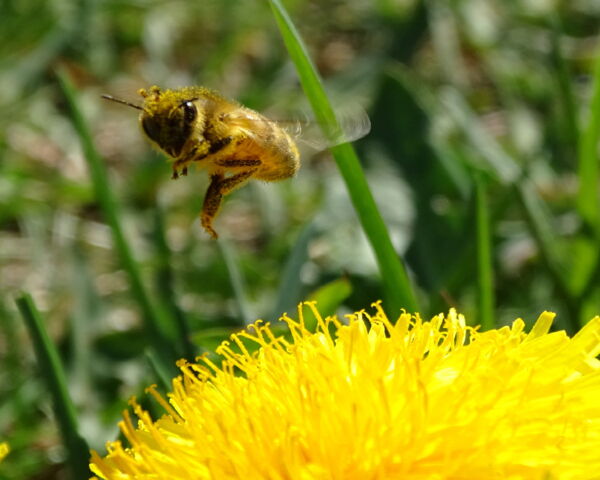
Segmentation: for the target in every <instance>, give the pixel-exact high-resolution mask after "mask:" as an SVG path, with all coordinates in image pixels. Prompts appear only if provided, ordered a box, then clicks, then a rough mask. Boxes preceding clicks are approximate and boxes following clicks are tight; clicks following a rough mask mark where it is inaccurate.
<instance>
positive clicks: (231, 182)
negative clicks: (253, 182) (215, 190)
mask: <svg viewBox="0 0 600 480" xmlns="http://www.w3.org/2000/svg"><path fill="white" fill-rule="evenodd" d="M256 170H257V169H256V168H253V169H252V170H246V171H244V172H240V173H236V174H235V175H232V176H231V177H227V178H224V179H223V180H221V182H220V184H219V193H220V194H221V195H227V194H228V193H230V192H231V191H233V190H235V189H236V188H238V187H241V186H242V185H243V184H244V182H246V181H247V180H248V179H249V178H250V177H251V176H252V175H254V172H256Z"/></svg>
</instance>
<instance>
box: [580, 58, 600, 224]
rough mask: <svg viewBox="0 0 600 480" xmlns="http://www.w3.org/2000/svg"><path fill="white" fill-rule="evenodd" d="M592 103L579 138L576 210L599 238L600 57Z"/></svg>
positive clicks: (596, 69)
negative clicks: (599, 145)
mask: <svg viewBox="0 0 600 480" xmlns="http://www.w3.org/2000/svg"><path fill="white" fill-rule="evenodd" d="M593 85H594V86H593V89H592V101H591V103H590V108H589V114H588V118H587V122H586V123H585V124H584V125H583V128H582V132H581V134H580V138H579V166H578V172H577V173H578V176H579V192H578V195H577V208H578V210H579V213H580V215H581V216H582V218H583V219H584V221H585V222H586V223H587V224H588V226H589V227H591V228H592V230H593V231H594V233H595V234H596V235H600V223H599V218H598V140H599V138H600V55H598V58H597V59H596V62H595V64H594V76H593Z"/></svg>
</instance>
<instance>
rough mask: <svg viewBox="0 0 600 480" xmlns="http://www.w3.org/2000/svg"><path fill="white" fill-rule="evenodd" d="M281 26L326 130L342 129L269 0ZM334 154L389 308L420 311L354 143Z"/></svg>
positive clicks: (283, 16)
mask: <svg viewBox="0 0 600 480" xmlns="http://www.w3.org/2000/svg"><path fill="white" fill-rule="evenodd" d="M269 3H270V5H271V8H272V10H273V13H274V15H275V19H276V21H277V25H278V26H279V30H280V32H281V36H282V37H283V41H284V43H285V45H286V47H287V50H288V53H289V55H290V58H291V59H292V62H293V63H294V65H295V66H296V70H297V72H298V76H299V78H300V82H301V83H302V87H303V88H304V92H305V93H306V96H307V97H308V100H309V101H310V103H311V106H312V109H313V111H314V113H315V117H316V119H317V121H318V122H319V124H320V125H321V126H322V127H323V129H324V131H325V132H327V131H331V129H333V130H334V131H339V128H338V122H337V119H336V116H335V113H334V111H333V108H332V107H331V104H330V103H329V100H328V99H327V95H326V94H325V90H324V89H323V85H322V84H321V80H320V78H319V75H318V73H317V71H316V69H315V67H314V65H313V63H312V61H311V60H310V58H309V56H308V53H307V51H306V47H305V46H304V43H303V42H302V40H301V38H300V35H299V34H298V32H297V30H296V28H295V27H294V25H293V23H292V21H291V19H290V17H289V16H288V14H287V12H286V10H285V9H284V7H283V5H282V4H281V2H280V0H269ZM331 153H332V155H333V157H334V159H335V162H336V164H337V166H338V169H339V170H340V173H341V175H342V177H343V179H344V181H345V183H346V186H347V188H348V193H349V194H350V198H351V200H352V204H353V205H354V208H355V210H356V212H357V215H358V218H359V220H360V223H361V225H362V228H363V230H364V232H365V234H366V235H367V238H368V239H369V242H370V244H371V247H372V248H373V251H374V253H375V257H376V259H377V263H378V265H379V271H380V274H381V278H382V284H383V290H384V295H385V300H386V304H385V306H386V309H387V310H388V311H389V312H393V313H394V314H396V313H397V312H398V311H399V310H400V309H401V308H405V309H407V310H408V311H417V310H418V304H417V299H416V297H415V294H414V292H413V289H412V286H411V283H410V280H409V277H408V274H407V272H406V268H405V267H404V264H403V262H402V260H401V259H400V258H399V256H398V254H397V253H396V251H395V250H394V247H393V245H392V242H391V240H390V237H389V233H388V231H387V228H386V226H385V223H384V222H383V219H382V218H381V214H380V213H379V210H378V208H377V205H376V204H375V200H374V199H373V195H372V193H371V190H370V188H369V185H368V183H367V180H366V178H365V175H364V172H363V170H362V167H361V165H360V162H359V160H358V157H357V156H356V153H355V151H354V148H353V147H352V145H350V144H348V143H345V144H342V145H339V146H336V147H333V148H331Z"/></svg>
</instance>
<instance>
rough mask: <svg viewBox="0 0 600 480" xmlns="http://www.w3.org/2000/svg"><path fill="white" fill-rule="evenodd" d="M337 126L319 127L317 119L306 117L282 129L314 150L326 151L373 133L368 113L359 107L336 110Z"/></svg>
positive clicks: (284, 123) (285, 123)
mask: <svg viewBox="0 0 600 480" xmlns="http://www.w3.org/2000/svg"><path fill="white" fill-rule="evenodd" d="M335 116H336V118H337V125H335V124H329V125H325V126H322V125H319V123H318V122H317V120H316V119H314V118H310V117H309V116H308V115H306V116H305V117H304V118H303V119H300V120H296V121H295V122H292V123H291V124H289V123H288V122H283V124H282V127H283V128H285V130H286V131H287V132H288V133H289V134H290V135H291V136H292V137H293V138H294V139H295V140H296V141H297V142H299V143H301V144H305V145H307V146H308V147H310V148H312V149H314V150H325V149H327V148H329V147H335V146H337V145H341V144H342V143H348V142H353V141H355V140H358V139H360V138H362V137H364V136H366V135H367V134H368V133H369V132H370V131H371V120H370V119H369V115H368V114H367V112H366V111H365V110H364V109H362V108H359V107H353V108H344V109H342V110H336V112H335Z"/></svg>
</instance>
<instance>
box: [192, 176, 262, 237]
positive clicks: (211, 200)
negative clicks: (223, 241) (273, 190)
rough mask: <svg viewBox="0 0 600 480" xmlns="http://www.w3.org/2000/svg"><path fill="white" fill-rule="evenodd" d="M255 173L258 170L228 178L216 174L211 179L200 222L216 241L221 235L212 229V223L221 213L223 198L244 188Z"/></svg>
mask: <svg viewBox="0 0 600 480" xmlns="http://www.w3.org/2000/svg"><path fill="white" fill-rule="evenodd" d="M254 172H256V169H252V170H246V171H244V172H240V173H237V174H235V175H232V176H231V177H227V178H225V177H224V176H223V174H215V175H212V176H211V177H210V179H211V182H210V185H209V186H208V190H207V191H206V196H205V197H204V203H203V204H202V212H201V213H200V222H201V223H202V226H203V227H204V229H205V230H206V231H207V232H208V234H209V235H210V236H211V237H213V238H214V239H217V238H218V237H219V235H218V234H217V232H216V231H215V229H214V228H213V227H212V221H213V220H214V218H215V217H216V216H217V213H218V212H219V207H220V206H221V201H222V200H223V197H224V196H225V195H227V194H228V193H230V192H231V191H232V190H234V189H236V188H238V187H240V186H242V184H244V183H245V182H246V181H247V180H248V179H249V178H250V177H251V176H252V175H253V174H254Z"/></svg>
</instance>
